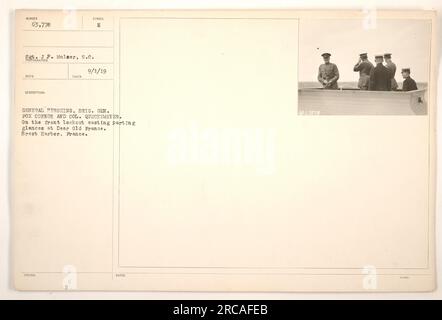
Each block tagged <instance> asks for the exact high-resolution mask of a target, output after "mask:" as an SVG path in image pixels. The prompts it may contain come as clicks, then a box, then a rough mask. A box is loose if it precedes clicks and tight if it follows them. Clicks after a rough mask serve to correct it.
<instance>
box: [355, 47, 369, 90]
mask: <svg viewBox="0 0 442 320" xmlns="http://www.w3.org/2000/svg"><path fill="white" fill-rule="evenodd" d="M373 68H374V66H373V64H372V63H371V62H370V61H368V56H367V54H366V53H361V54H360V55H359V61H358V62H357V63H356V64H355V66H354V68H353V71H354V72H359V82H358V88H359V89H361V90H368V85H369V82H370V72H371V69H373Z"/></svg>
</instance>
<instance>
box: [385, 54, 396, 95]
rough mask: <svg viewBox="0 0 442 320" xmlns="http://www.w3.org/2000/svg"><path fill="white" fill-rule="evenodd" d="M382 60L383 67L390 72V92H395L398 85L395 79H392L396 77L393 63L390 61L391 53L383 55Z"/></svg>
mask: <svg viewBox="0 0 442 320" xmlns="http://www.w3.org/2000/svg"><path fill="white" fill-rule="evenodd" d="M384 59H385V66H386V67H387V68H388V70H390V72H391V90H397V88H398V84H397V82H396V79H395V78H394V76H395V75H396V64H395V63H394V62H393V61H391V53H385V54H384Z"/></svg>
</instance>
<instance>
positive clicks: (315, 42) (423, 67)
mask: <svg viewBox="0 0 442 320" xmlns="http://www.w3.org/2000/svg"><path fill="white" fill-rule="evenodd" d="M299 28H300V29H299V36H300V39H299V40H300V41H299V46H300V47H299V78H300V79H299V80H300V81H316V77H317V74H318V67H319V65H320V64H321V63H322V57H321V53H323V52H330V53H331V54H332V57H331V61H332V62H333V63H336V64H337V66H338V69H339V72H340V80H341V81H357V80H358V73H356V72H353V66H354V64H355V63H356V62H357V60H358V58H359V53H362V52H367V53H368V55H369V60H370V61H371V62H373V63H374V55H375V54H378V53H380V54H383V53H386V52H389V53H392V60H393V62H395V63H396V66H397V70H398V71H397V72H396V77H395V78H396V79H397V80H398V81H400V80H401V79H402V77H401V74H400V70H401V68H405V67H409V68H411V73H412V77H413V78H414V79H415V80H416V81H418V82H427V81H428V77H429V63H430V40H431V35H430V33H431V24H430V21H429V20H378V21H377V24H376V28H375V29H371V30H365V29H364V28H363V24H362V21H361V20H360V19H354V20H326V19H321V20H305V19H302V20H301V21H300V24H299Z"/></svg>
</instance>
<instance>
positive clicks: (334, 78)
mask: <svg viewBox="0 0 442 320" xmlns="http://www.w3.org/2000/svg"><path fill="white" fill-rule="evenodd" d="M330 56H331V54H330V53H328V52H325V53H323V54H322V57H323V58H324V63H323V64H321V65H320V66H319V71H318V81H319V82H320V83H321V84H322V86H323V88H324V89H338V79H339V70H338V67H337V66H336V65H335V64H334V63H331V62H330Z"/></svg>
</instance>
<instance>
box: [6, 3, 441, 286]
mask: <svg viewBox="0 0 442 320" xmlns="http://www.w3.org/2000/svg"><path fill="white" fill-rule="evenodd" d="M435 17H436V16H435V13H434V12H432V11H377V12H376V11H373V12H363V11H295V10H226V11H222V10H206V11H204V10H201V11H198V10H195V11H192V10H183V11H172V10H170V11H168V10H161V11H147V10H145V11H138V10H127V11H116V10H115V11H114V10H103V11H100V10H17V11H16V12H15V23H16V24H15V51H14V53H13V56H14V57H15V62H14V63H15V102H14V105H13V106H12V116H13V117H12V119H13V123H12V131H11V137H12V149H11V163H12V165H11V170H12V176H11V187H12V194H11V208H12V215H13V216H12V223H13V229H12V240H13V244H12V245H13V248H12V255H13V283H14V286H15V288H16V289H17V290H51V291H52V290H81V291H84V290H125V291H127V290H146V291H153V290H155V291H157V290H160V291H249V292H256V291H269V292H271V291H273V292H284V291H285V292H290V291H304V292H318V291H321V292H323V291H334V292H339V291H354V292H370V291H396V292H413V291H414V292H416V291H431V290H434V288H435V283H436V282H435V256H434V255H435V253H434V217H435V155H436V150H435V123H436V122H435V121H436V119H435V113H436V104H435V97H436V70H437V61H436V59H435V57H436V52H435V48H436V44H435V42H436V39H437V38H436V35H435V29H436V27H435Z"/></svg>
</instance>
